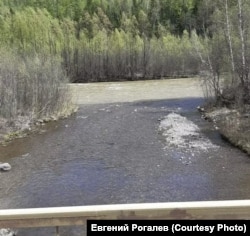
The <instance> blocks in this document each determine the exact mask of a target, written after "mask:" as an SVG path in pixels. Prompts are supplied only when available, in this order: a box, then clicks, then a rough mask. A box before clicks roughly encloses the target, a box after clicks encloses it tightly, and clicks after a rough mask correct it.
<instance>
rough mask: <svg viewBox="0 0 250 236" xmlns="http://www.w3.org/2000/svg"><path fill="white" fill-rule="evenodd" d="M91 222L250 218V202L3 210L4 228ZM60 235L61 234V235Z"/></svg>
mask: <svg viewBox="0 0 250 236" xmlns="http://www.w3.org/2000/svg"><path fill="white" fill-rule="evenodd" d="M88 219H96V220H97V219H98V220H99V219H172V220H173V219H245V220H249V219H250V200H232V201H200V202H168V203H138V204H115V205H92V206H74V207H52V208H32V209H6V210H0V228H32V227H56V229H57V230H56V231H57V234H58V228H59V227H60V226H77V225H85V224H86V221H87V220H88ZM58 235H59V234H58Z"/></svg>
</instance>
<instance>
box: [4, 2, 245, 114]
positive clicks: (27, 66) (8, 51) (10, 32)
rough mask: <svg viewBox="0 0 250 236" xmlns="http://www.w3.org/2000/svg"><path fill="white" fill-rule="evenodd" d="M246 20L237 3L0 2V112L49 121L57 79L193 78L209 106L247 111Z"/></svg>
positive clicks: (59, 95)
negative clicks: (212, 101)
mask: <svg viewBox="0 0 250 236" xmlns="http://www.w3.org/2000/svg"><path fill="white" fill-rule="evenodd" d="M249 13H250V2H249V1H247V0H217V1H212V0H51V1H48V0H0V45H1V46H0V51H1V54H2V57H1V58H2V59H0V78H1V79H0V85H1V86H0V89H1V96H0V114H1V116H3V117H7V118H11V117H15V116H17V115H18V114H21V113H22V114H29V115H30V114H32V115H33V116H34V117H39V116H43V115H49V114H52V113H54V111H55V110H60V109H61V108H60V106H59V105H58V101H59V103H61V102H62V100H63V99H65V98H63V96H62V94H65V92H62V91H64V90H63V84H65V83H64V82H67V81H70V82H73V83H75V82H77V83H85V82H100V81H121V80H138V79H160V78H173V77H192V76H197V75H199V76H201V77H203V78H204V83H205V86H206V88H207V90H206V91H207V95H208V96H209V94H210V93H213V94H215V96H216V100H217V101H218V102H220V103H223V104H232V103H233V104H235V103H240V104H247V103H249V102H250V95H249V91H250V83H249V59H250V53H249V50H248V48H249V46H250V40H249V37H248V34H249V31H250V29H249V25H250V24H249V22H250V19H249V18H250V14H249ZM64 89H66V88H64ZM64 97H65V96H64ZM3 104H7V105H5V106H4V105H3ZM10 104H11V105H10ZM13 104H14V105H13Z"/></svg>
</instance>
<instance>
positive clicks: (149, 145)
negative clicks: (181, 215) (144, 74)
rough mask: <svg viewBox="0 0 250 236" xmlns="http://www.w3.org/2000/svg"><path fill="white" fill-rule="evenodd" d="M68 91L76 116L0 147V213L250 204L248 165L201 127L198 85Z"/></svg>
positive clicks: (90, 86)
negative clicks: (2, 165) (2, 166)
mask: <svg viewBox="0 0 250 236" xmlns="http://www.w3.org/2000/svg"><path fill="white" fill-rule="evenodd" d="M70 87H71V89H72V92H73V95H74V99H75V103H77V104H78V105H79V110H78V112H77V113H76V114H74V115H72V116H71V117H69V118H67V119H63V120H60V121H58V122H51V123H49V124H47V125H44V126H41V128H40V129H39V132H38V133H35V134H31V135H30V136H28V137H26V138H22V139H17V140H15V141H13V142H11V143H10V144H8V145H7V146H5V147H0V162H8V163H10V164H11V166H12V169H11V170H10V171H9V172H0V175H1V182H0V190H1V191H0V207H1V209H11V208H34V207H57V206H79V205H97V204H98V205H99V204H116V203H140V202H171V201H203V200H232V199H248V198H249V196H250V185H249V181H250V171H249V170H250V159H249V157H248V156H247V155H246V154H245V153H243V152H241V151H239V150H238V149H236V148H234V147H232V146H231V145H229V144H228V143H227V142H225V141H223V140H222V139H221V137H220V135H219V134H218V131H217V130H215V129H214V127H213V125H212V124H211V123H209V122H207V121H205V120H203V119H201V117H200V114H199V113H198V111H197V109H196V107H197V106H198V105H201V104H203V102H204V98H203V95H202V94H203V93H202V89H201V88H200V86H199V81H198V80H197V79H175V80H159V81H139V82H123V83H97V84H81V85H76V84H74V85H70ZM173 117H174V118H175V119H177V120H178V119H179V120H181V121H182V123H180V124H179V125H178V126H176V127H175V125H176V123H174V122H175V120H173ZM170 121H171V122H173V123H172V124H171V123H169V122H170ZM164 124H165V126H164ZM185 125H186V126H185ZM170 126H171V127H170ZM174 127H175V129H173V130H172V131H173V132H172V133H170V130H171V128H174ZM187 127H195V129H196V130H193V129H192V130H190V129H189V128H187ZM179 128H180V129H179ZM178 130H185V131H187V132H189V131H190V134H187V133H185V132H184V134H182V136H180V135H179V136H178V135H177V136H176V134H177V133H175V132H177V131H178ZM178 132H179V131H178ZM169 135H172V136H171V140H179V141H180V142H181V143H178V142H177V143H176V142H174V141H173V142H172V141H171V140H170V139H169V137H170V136H169ZM207 144H209V145H207ZM43 230H44V229H36V230H31V231H30V230H20V231H19V234H18V235H23V236H24V235H25V236H28V235H37V236H38V235H45V234H44V231H43ZM46 230H47V231H46V232H47V233H51V234H50V235H52V232H53V230H54V229H51V230H50V229H46ZM83 230H84V229H82V228H81V227H80V228H74V229H72V228H71V227H68V228H65V229H63V230H62V235H81V234H82V231H83ZM47 233H46V235H47Z"/></svg>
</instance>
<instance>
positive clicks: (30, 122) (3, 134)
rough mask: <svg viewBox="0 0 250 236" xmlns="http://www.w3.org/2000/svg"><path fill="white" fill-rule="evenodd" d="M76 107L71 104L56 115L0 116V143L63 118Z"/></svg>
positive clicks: (32, 131) (4, 143)
mask: <svg viewBox="0 0 250 236" xmlns="http://www.w3.org/2000/svg"><path fill="white" fill-rule="evenodd" d="M77 109H78V107H77V106H75V105H73V104H71V105H68V106H67V107H65V109H64V110H62V111H61V112H58V113H57V114H56V115H53V116H48V117H42V118H39V119H33V118H32V117H31V116H17V117H16V118H15V119H14V120H11V121H9V120H7V119H4V118H1V117H0V145H6V144H7V143H9V142H11V141H12V140H14V139H16V138H24V137H26V136H27V135H29V134H31V133H34V132H37V131H38V130H39V127H41V126H43V125H44V124H45V123H48V122H53V121H57V120H60V119H65V118H67V117H69V116H70V115H72V114H73V113H75V112H76V111H77Z"/></svg>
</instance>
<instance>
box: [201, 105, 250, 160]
mask: <svg viewBox="0 0 250 236" xmlns="http://www.w3.org/2000/svg"><path fill="white" fill-rule="evenodd" d="M199 110H200V111H201V113H202V114H203V115H202V116H203V118H205V119H207V120H209V121H211V122H213V124H214V126H215V128H216V129H217V130H218V131H219V133H220V134H221V136H222V137H223V139H225V140H227V141H228V142H229V143H231V144H232V145H233V146H235V147H237V148H239V149H240V150H242V151H244V152H246V153H247V154H248V155H250V107H248V108H245V109H244V112H243V111H240V110H239V109H228V108H225V107H212V108H211V107H210V108H205V109H204V110H203V109H200V108H199Z"/></svg>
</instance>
